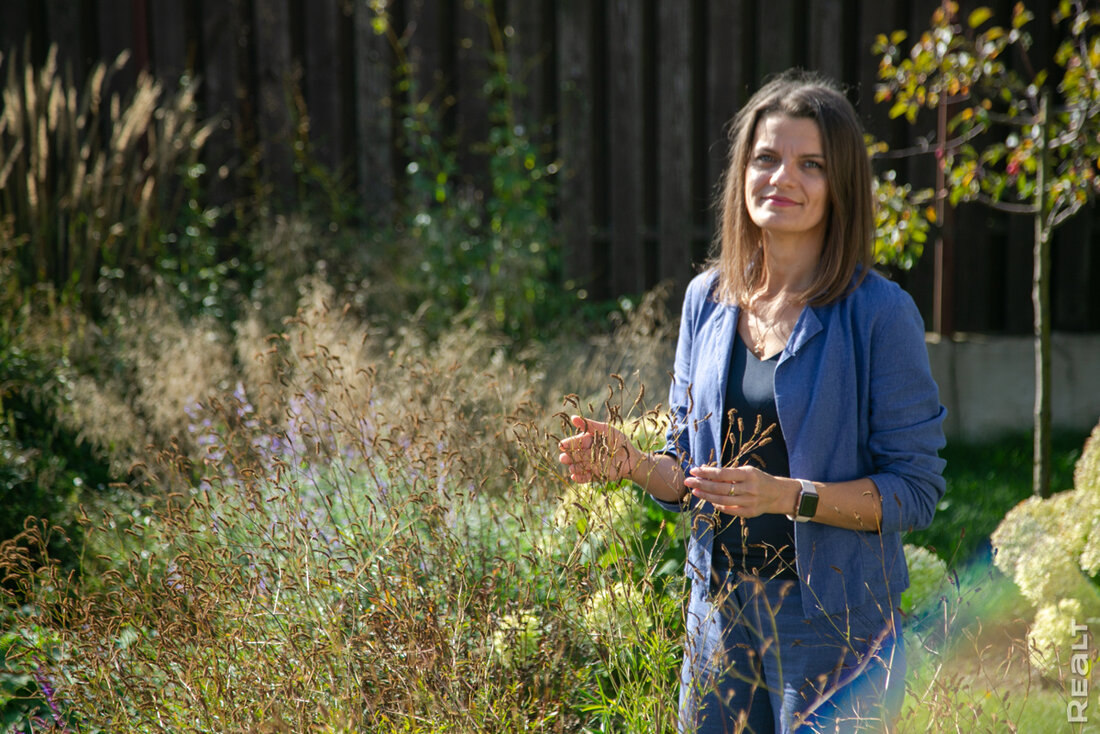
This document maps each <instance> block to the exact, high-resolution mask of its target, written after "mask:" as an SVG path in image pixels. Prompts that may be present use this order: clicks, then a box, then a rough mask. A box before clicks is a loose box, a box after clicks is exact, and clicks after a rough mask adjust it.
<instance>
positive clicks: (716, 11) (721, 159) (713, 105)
mask: <svg viewBox="0 0 1100 734" xmlns="http://www.w3.org/2000/svg"><path fill="white" fill-rule="evenodd" d="M748 9H749V8H748V3H747V2H743V1H742V0H730V1H729V2H712V3H710V4H709V6H708V8H707V11H708V13H709V16H708V19H707V65H706V66H707V83H706V90H707V91H706V95H707V99H706V138H705V140H704V141H702V142H703V143H704V144H705V145H706V146H707V160H708V167H707V180H708V181H709V182H710V185H711V186H712V188H713V191H714V192H715V194H717V191H718V190H719V188H720V187H721V185H722V178H723V176H724V174H725V171H726V164H727V163H728V158H729V136H728V134H727V132H728V126H729V122H730V120H732V119H733V116H734V115H735V114H736V113H737V110H738V109H740V108H741V105H742V104H744V103H745V101H746V100H747V99H748V89H749V87H750V86H752V87H755V84H754V83H753V82H752V81H750V79H751V76H750V75H751V69H750V68H749V64H748V63H747V61H746V56H747V54H746V53H745V51H744V50H745V48H746V44H747V42H748V38H747V37H748V36H750V35H751V33H749V32H748V31H747V30H746V29H747V28H748V26H747V25H746V14H747V11H748Z"/></svg>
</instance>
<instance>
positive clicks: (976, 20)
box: [966, 8, 993, 28]
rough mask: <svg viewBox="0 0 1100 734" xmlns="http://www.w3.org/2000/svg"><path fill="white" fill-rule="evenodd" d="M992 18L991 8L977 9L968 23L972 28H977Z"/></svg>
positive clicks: (968, 19)
mask: <svg viewBox="0 0 1100 734" xmlns="http://www.w3.org/2000/svg"><path fill="white" fill-rule="evenodd" d="M992 17H993V11H992V10H990V9H989V8H977V9H975V10H974V12H972V13H971V14H970V17H969V18H967V21H966V22H967V23H968V24H969V25H970V27H971V28H977V27H978V26H980V25H981V24H982V23H984V22H986V21H987V20H989V19H990V18H992Z"/></svg>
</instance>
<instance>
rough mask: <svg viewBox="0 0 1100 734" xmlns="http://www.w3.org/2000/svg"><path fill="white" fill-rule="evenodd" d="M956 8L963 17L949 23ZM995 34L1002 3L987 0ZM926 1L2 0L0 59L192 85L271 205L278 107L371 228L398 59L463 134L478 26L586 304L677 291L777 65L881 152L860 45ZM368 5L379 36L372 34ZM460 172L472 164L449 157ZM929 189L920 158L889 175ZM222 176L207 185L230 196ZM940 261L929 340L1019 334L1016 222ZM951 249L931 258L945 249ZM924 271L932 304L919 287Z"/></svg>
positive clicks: (997, 220)
mask: <svg viewBox="0 0 1100 734" xmlns="http://www.w3.org/2000/svg"><path fill="white" fill-rule="evenodd" d="M977 4H978V3H967V2H963V3H962V5H963V8H964V11H965V10H966V9H967V7H968V6H970V5H977ZM981 4H984V5H992V6H994V7H995V8H996V9H997V10H998V12H999V13H1000V16H999V17H1000V18H1002V19H1007V18H1008V12H1009V8H1010V7H1011V5H1012V2H1011V0H997V1H996V2H989V1H988V0H987V1H986V2H984V3H981ZM937 5H938V2H937V0H767V2H757V0H182V1H181V0H98V1H94V0H75V1H74V0H4V1H3V2H2V3H0V42H2V45H0V49H4V50H5V64H9V63H22V61H23V60H24V55H23V54H22V52H21V49H22V48H23V44H24V39H25V38H28V37H29V39H30V54H31V57H32V60H41V59H42V58H44V56H45V54H46V50H47V49H48V47H49V45H50V44H52V43H56V44H58V46H59V48H60V52H61V58H62V61H63V63H65V64H68V65H70V67H71V68H72V70H73V73H74V78H77V79H79V78H81V75H82V74H83V73H84V72H86V70H87V69H88V68H89V67H90V65H91V64H92V63H94V62H95V61H97V60H106V59H113V58H114V57H115V56H116V55H117V54H118V53H119V52H120V51H122V50H124V49H129V50H130V51H131V52H132V63H131V64H130V66H129V67H128V68H127V69H126V71H125V73H124V74H122V75H120V76H119V77H117V78H116V80H115V84H116V85H118V88H120V89H121V88H124V86H125V85H126V84H127V83H129V82H132V80H133V79H134V75H135V74H136V71H137V69H139V68H149V69H151V70H152V71H153V72H154V73H155V74H156V75H157V76H158V77H160V78H162V79H166V80H170V79H175V78H178V77H179V76H180V75H181V74H183V73H194V74H198V75H200V76H201V78H202V80H203V98H202V104H203V105H204V110H203V111H204V112H206V113H210V114H213V113H219V114H221V115H224V119H225V124H224V126H223V128H222V129H221V130H219V132H218V134H217V136H216V137H215V138H214V139H213V140H212V142H211V144H210V149H209V161H210V164H211V166H212V168H213V170H218V169H222V168H223V167H224V170H226V171H232V170H234V168H235V166H237V165H238V164H240V163H241V162H242V161H244V160H245V159H246V158H247V157H248V156H250V155H252V154H253V153H254V152H255V151H260V152H261V153H262V158H261V160H262V162H263V175H264V178H265V180H266V181H267V183H268V184H269V185H270V186H271V189H272V191H275V192H293V191H294V190H295V180H294V175H295V174H294V170H293V161H294V158H293V150H292V147H291V146H292V142H293V140H294V137H295V136H294V134H293V132H294V131H295V129H296V128H295V125H297V124H299V123H300V122H301V118H300V117H298V116H296V115H295V114H294V111H295V109H296V108H295V106H294V103H295V100H297V99H300V100H303V101H304V107H305V109H306V110H308V122H309V138H310V141H311V146H312V150H313V153H314V155H315V156H316V157H317V159H318V161H319V162H321V163H322V164H324V165H326V166H327V167H329V168H330V169H332V170H336V171H341V172H342V173H343V174H344V175H346V176H347V180H350V181H352V182H353V185H354V186H356V187H357V189H356V190H357V191H358V193H359V196H360V197H361V202H362V205H363V208H364V210H365V211H367V212H373V213H385V212H386V211H388V209H389V207H390V206H391V205H392V203H393V201H392V199H393V196H394V191H395V190H397V187H398V186H399V184H400V179H401V177H402V175H403V161H402V157H401V152H400V150H398V148H397V146H396V142H395V141H396V140H397V138H396V135H395V133H396V125H397V111H398V108H399V106H400V103H401V102H402V99H403V97H402V95H403V94H405V92H404V91H402V90H403V88H402V87H401V86H400V85H399V84H398V82H399V80H400V77H401V75H400V73H399V72H398V65H399V62H400V61H401V57H404V59H405V60H406V61H407V62H408V63H409V70H410V71H411V73H412V75H413V77H414V78H415V79H416V81H417V82H418V84H417V88H418V89H420V90H421V91H423V92H424V93H425V94H430V95H431V96H432V97H433V99H435V100H436V101H437V103H439V104H445V105H449V108H448V113H447V115H446V117H445V124H446V126H447V132H448V133H451V134H454V135H456V136H457V137H458V139H460V140H462V141H465V142H476V141H483V140H485V136H486V135H487V131H488V128H489V111H488V106H487V101H486V95H485V94H484V93H483V87H484V84H485V82H486V80H487V79H488V75H489V73H490V67H489V63H488V61H487V49H489V48H491V44H492V40H493V36H492V33H493V32H494V26H493V23H490V22H488V18H489V17H490V14H491V17H492V19H493V21H494V22H495V23H496V24H497V25H496V28H497V29H498V30H499V31H500V32H501V37H502V38H503V39H504V40H505V42H506V48H507V51H506V53H507V54H508V59H509V61H510V68H511V71H512V74H513V75H514V78H515V80H516V81H518V82H520V83H522V85H523V86H524V87H525V88H526V90H527V94H526V95H525V96H524V97H523V98H522V99H521V100H520V102H519V109H518V110H517V112H518V114H519V119H520V120H521V121H522V122H523V123H524V124H525V125H526V126H527V129H528V130H530V131H531V133H532V135H533V136H534V138H535V140H536V141H537V142H539V143H541V144H543V145H544V146H545V147H546V148H547V150H548V151H549V152H550V153H551V154H552V155H553V156H554V157H555V158H556V159H557V160H560V161H561V164H562V172H561V173H560V175H559V179H560V187H559V188H560V194H559V201H558V212H557V216H558V220H559V223H560V227H561V231H562V233H563V241H564V248H565V257H566V267H567V271H568V272H567V274H568V276H569V277H571V278H573V279H575V280H577V281H578V282H583V283H584V284H586V286H587V288H588V289H589V290H590V291H591V292H592V293H593V295H594V296H596V297H604V296H609V295H619V294H636V293H639V292H641V291H643V290H645V289H648V288H650V287H652V286H653V285H655V284H656V283H657V282H658V281H659V280H664V279H672V280H673V281H674V282H675V283H676V284H677V286H678V287H680V288H682V287H683V285H684V284H685V283H686V281H687V279H688V278H690V276H691V274H692V273H693V272H694V269H695V268H696V267H697V265H698V264H699V263H700V262H701V261H702V259H703V258H704V257H705V254H706V251H707V249H708V243H709V241H710V237H711V231H712V219H713V212H712V210H711V207H710V205H711V200H712V193H713V189H714V186H715V184H716V182H717V181H718V178H719V175H720V170H721V167H722V164H723V158H724V156H725V152H726V151H725V135H724V129H723V128H724V125H725V123H726V122H727V121H728V120H729V119H730V117H731V116H732V115H733V113H734V112H735V110H736V109H737V108H738V106H739V105H740V104H741V103H742V102H744V101H745V99H746V98H747V96H748V95H749V94H750V93H751V91H752V89H754V88H755V87H756V86H757V85H758V84H759V83H760V81H761V79H763V78H764V77H765V76H766V75H768V74H770V73H773V72H776V71H780V70H782V69H786V68H788V67H791V66H802V67H806V68H813V69H818V70H820V71H823V72H825V73H827V74H830V75H831V76H833V77H835V78H837V79H838V80H840V81H841V82H843V83H844V84H845V85H846V86H847V87H848V88H849V89H850V90H851V91H850V96H851V98H852V100H853V102H854V103H855V104H856V106H857V109H858V110H859V112H860V114H861V115H862V117H863V119H864V122H865V125H866V127H867V129H868V131H869V132H871V133H872V134H874V135H875V136H877V137H879V138H881V139H883V140H886V141H888V142H889V143H890V144H891V146H892V147H894V148H898V147H902V146H906V145H908V144H910V143H912V142H913V141H914V139H915V137H916V135H917V134H926V133H927V132H928V131H929V130H930V129H931V127H932V126H933V125H934V122H930V121H929V122H927V123H926V124H924V125H923V127H922V126H921V125H918V126H917V127H916V128H913V129H910V128H909V127H908V126H906V125H904V124H902V123H898V122H894V121H890V120H888V119H887V116H886V110H885V107H884V106H882V105H875V104H874V102H873V99H872V97H873V89H874V82H875V66H876V60H875V59H874V58H873V57H872V55H871V53H870V50H869V49H870V47H871V43H872V39H873V38H874V36H875V35H876V34H878V33H883V32H889V31H891V30H893V29H897V28H906V29H909V30H910V32H911V33H914V32H919V31H920V30H921V29H923V28H925V27H926V26H927V24H928V22H929V18H930V17H931V13H932V11H933V10H934V8H935V7H936V6H937ZM1029 5H1032V6H1033V7H1034V9H1036V10H1038V11H1039V12H1038V15H1039V16H1040V17H1039V19H1038V20H1037V21H1036V22H1035V23H1034V24H1033V28H1032V32H1033V34H1034V36H1035V47H1034V53H1033V57H1034V58H1049V55H1050V51H1051V49H1052V48H1053V46H1054V43H1055V39H1054V38H1052V37H1051V36H1052V33H1053V31H1052V29H1051V28H1050V27H1049V24H1048V23H1046V22H1045V13H1044V12H1043V10H1042V8H1040V7H1039V6H1046V5H1048V3H1046V2H1041V1H1039V2H1033V3H1029ZM379 10H384V12H385V13H386V14H387V15H388V17H389V18H390V20H391V21H392V27H393V28H394V29H396V31H397V34H398V35H399V40H400V43H399V45H398V48H399V49H400V52H399V53H398V52H395V46H394V44H393V43H392V39H390V38H387V36H386V35H380V34H379V33H377V32H376V25H377V24H376V20H377V12H378V11H379ZM463 151H464V152H463V160H462V163H463V170H464V171H465V172H467V173H468V174H470V175H472V176H475V177H476V176H477V175H478V172H479V170H481V168H482V167H483V165H484V161H483V160H481V159H479V157H478V155H477V154H476V153H475V152H472V149H470V148H463ZM900 165H901V166H903V168H904V171H903V174H904V175H905V176H907V177H908V178H909V180H911V181H913V182H914V183H915V184H918V185H930V184H931V183H932V179H933V173H934V166H933V163H932V161H931V160H929V159H913V160H907V161H901V162H900ZM231 185H232V183H231V178H230V179H229V180H223V181H220V182H218V181H215V191H214V195H216V196H228V195H230V194H231V193H232V192H231V191H225V190H222V191H219V190H217V188H216V187H217V186H223V187H224V186H231ZM1098 224H1100V222H1098V218H1097V213H1096V208H1095V207H1094V208H1093V210H1092V211H1090V212H1089V213H1087V214H1085V215H1082V216H1079V217H1077V218H1076V219H1075V220H1074V221H1073V222H1072V223H1070V224H1068V225H1066V227H1065V228H1063V229H1062V230H1061V231H1060V232H1059V233H1058V235H1057V238H1056V241H1055V244H1054V276H1053V277H1054V282H1053V294H1054V297H1053V301H1054V323H1055V328H1057V329H1061V330H1072V331H1096V330H1100V288H1096V287H1093V285H1092V284H1093V283H1095V282H1098V281H1100V226H1098ZM944 234H945V240H946V241H947V243H948V245H949V247H948V249H947V251H946V255H947V256H946V257H942V258H938V257H936V254H935V253H934V252H933V251H932V248H931V247H930V248H929V249H928V251H927V252H926V254H925V256H924V258H923V259H922V260H921V263H920V264H919V265H918V267H917V268H915V269H914V270H913V271H912V272H909V273H904V274H899V275H898V277H899V279H900V280H901V281H902V282H903V284H904V285H905V286H906V287H907V288H908V289H909V290H910V292H911V293H913V295H914V297H915V298H916V299H917V302H918V304H919V305H920V307H921V309H922V311H923V312H924V313H925V316H926V320H927V321H928V323H929V324H930V325H932V323H933V316H934V315H935V322H936V325H937V326H938V327H940V328H942V330H944V331H947V332H951V331H980V332H1001V333H1025V332H1027V331H1028V330H1029V328H1030V319H1031V306H1030V301H1029V291H1030V269H1031V255H1030V225H1029V224H1028V222H1027V221H1026V220H1023V219H1016V218H1012V217H1008V216H1002V215H996V214H993V213H991V212H989V211H987V210H985V209H982V208H978V207H967V208H963V209H961V210H959V211H958V212H955V214H954V216H953V217H952V218H951V219H950V220H949V222H948V226H947V227H945V230H944ZM952 243H954V246H953V247H951V244H952ZM937 272H940V273H942V278H943V279H942V281H941V282H942V283H943V284H944V288H943V292H942V298H940V299H938V301H937V302H938V303H939V304H940V306H941V308H940V309H937V308H935V307H934V306H935V304H934V303H933V301H934V291H935V288H934V280H936V278H935V276H934V274H935V273H937Z"/></svg>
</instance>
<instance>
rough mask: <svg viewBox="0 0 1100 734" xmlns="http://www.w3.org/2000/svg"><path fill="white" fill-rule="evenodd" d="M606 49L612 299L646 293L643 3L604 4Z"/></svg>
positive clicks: (631, 0)
mask: <svg viewBox="0 0 1100 734" xmlns="http://www.w3.org/2000/svg"><path fill="white" fill-rule="evenodd" d="M607 31H608V38H607V46H608V56H609V59H608V60H609V66H610V69H609V72H610V88H609V90H608V91H609V99H608V102H609V109H608V121H609V125H610V132H611V139H610V142H609V150H610V154H611V169H610V170H611V181H610V186H611V227H612V230H611V271H610V275H611V290H612V293H613V295H623V294H628V293H640V292H641V291H642V290H644V288H645V270H644V266H645V262H644V260H645V258H644V256H643V247H642V239H641V228H640V224H641V222H642V214H643V196H644V187H643V182H642V168H643V166H642V149H641V148H642V119H643V114H644V110H643V100H642V50H641V43H642V4H641V3H639V2H636V0H610V2H608V22H607Z"/></svg>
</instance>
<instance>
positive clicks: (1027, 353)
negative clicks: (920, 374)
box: [928, 334, 1100, 441]
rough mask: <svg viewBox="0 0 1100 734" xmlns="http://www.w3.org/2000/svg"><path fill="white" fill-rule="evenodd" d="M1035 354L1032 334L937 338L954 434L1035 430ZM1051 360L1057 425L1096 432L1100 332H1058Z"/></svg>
mask: <svg viewBox="0 0 1100 734" xmlns="http://www.w3.org/2000/svg"><path fill="white" fill-rule="evenodd" d="M1034 355H1035V352H1034V346H1033V341H1032V339H1031V338H1030V337H986V336H980V335H967V336H963V337H958V338H955V339H952V340H946V339H939V338H937V337H935V336H930V337H929V339H928V356H929V359H930V360H931V363H932V374H933V375H934V376H935V378H936V382H937V383H939V386H940V401H941V402H942V403H943V404H944V406H946V407H947V423H946V424H945V430H946V432H947V435H948V436H949V437H952V438H961V439H965V440H975V441H982V440H986V439H991V438H996V437H997V436H998V435H1001V434H1004V433H1008V432H1025V431H1030V430H1031V427H1032V412H1033V409H1034V408H1033V406H1034V402H1035V356H1034ZM1051 361H1052V373H1051V382H1052V385H1053V390H1052V395H1051V400H1052V403H1053V416H1052V421H1053V424H1054V426H1055V427H1056V428H1069V429H1073V430H1080V431H1090V430H1091V429H1092V428H1093V427H1094V426H1095V425H1096V424H1097V422H1098V421H1100V335H1097V334H1055V335H1054V337H1053V350H1052V355H1051Z"/></svg>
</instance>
